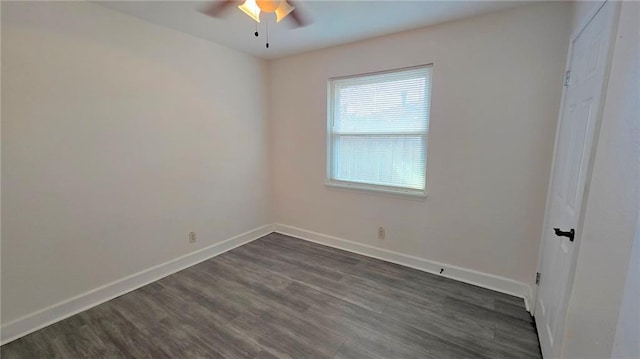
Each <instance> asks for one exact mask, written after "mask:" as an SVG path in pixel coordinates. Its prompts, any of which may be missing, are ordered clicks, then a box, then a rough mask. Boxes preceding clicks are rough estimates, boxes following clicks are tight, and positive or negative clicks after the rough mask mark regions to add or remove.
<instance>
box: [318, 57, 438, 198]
mask: <svg viewBox="0 0 640 359" xmlns="http://www.w3.org/2000/svg"><path fill="white" fill-rule="evenodd" d="M421 68H424V69H428V71H429V72H428V76H429V78H428V79H429V81H428V88H427V91H426V94H427V96H428V97H426V98H425V101H426V102H425V105H426V106H427V109H426V116H427V126H426V127H425V130H424V132H422V133H416V134H413V135H414V136H421V137H422V138H423V141H424V154H423V155H424V162H425V165H424V188H423V189H415V188H408V187H398V186H386V185H379V184H371V183H365V182H354V181H343V180H339V179H336V178H333V177H334V175H333V160H334V136H335V133H334V132H333V124H334V121H335V118H334V117H335V99H336V94H335V92H334V86H333V83H334V81H336V80H344V79H350V78H366V77H368V76H376V75H382V74H387V73H397V72H403V71H410V70H416V69H421ZM372 83H373V82H372ZM432 88H433V63H428V64H423V65H416V66H409V67H402V68H396V69H390V70H383V71H375V72H367V73H360V74H355V75H348V76H338V77H331V78H329V79H328V80H327V122H326V125H327V133H326V135H327V138H326V146H327V148H326V172H325V185H326V186H328V187H336V188H344V189H355V190H361V191H367V192H374V193H381V194H391V195H399V196H409V197H418V198H426V196H427V182H428V180H427V172H428V171H427V167H428V162H429V161H428V159H427V154H428V153H429V151H428V145H429V142H428V138H429V132H430V131H429V127H430V126H429V124H430V122H431V121H430V120H431V97H432V96H431V95H432ZM396 134H397V133H390V132H387V133H379V132H378V133H376V135H388V136H392V135H396ZM363 135H367V134H366V133H363Z"/></svg>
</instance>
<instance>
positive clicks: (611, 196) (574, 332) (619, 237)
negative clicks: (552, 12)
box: [562, 2, 640, 358]
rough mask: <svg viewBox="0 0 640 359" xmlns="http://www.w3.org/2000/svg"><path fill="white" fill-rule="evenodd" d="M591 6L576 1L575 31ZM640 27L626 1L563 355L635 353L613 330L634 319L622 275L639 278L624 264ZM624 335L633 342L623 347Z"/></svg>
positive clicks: (637, 138) (633, 195) (636, 135)
mask: <svg viewBox="0 0 640 359" xmlns="http://www.w3.org/2000/svg"><path fill="white" fill-rule="evenodd" d="M597 5H598V4H597V3H595V4H594V3H577V4H576V7H575V9H574V14H575V15H574V21H573V22H574V31H577V30H578V25H579V24H581V23H583V22H584V20H585V17H586V16H587V14H589V12H590V10H591V9H593V8H594V7H595V6H597ZM638 24H640V4H639V3H637V2H624V3H623V4H622V9H621V16H620V22H619V26H618V31H617V36H616V43H615V49H614V53H613V58H612V65H611V73H610V79H609V83H608V87H607V95H606V100H605V105H604V113H603V118H602V127H601V131H600V135H599V138H598V144H597V150H596V156H595V161H594V165H593V174H592V178H591V184H590V186H589V195H588V202H587V206H586V211H585V219H584V225H583V235H582V238H581V243H580V250H579V254H578V259H577V264H576V274H575V279H574V282H573V287H572V291H571V297H570V300H569V307H568V310H567V321H566V326H565V337H564V341H563V350H562V355H563V357H565V358H608V357H610V356H611V355H612V348H613V343H614V339H615V338H616V337H618V338H619V340H622V341H623V342H624V344H622V345H624V346H625V349H622V348H619V349H617V350H627V349H629V347H633V346H634V345H635V350H636V353H638V352H637V350H638V347H637V344H638V338H639V337H640V336H639V335H638V332H637V325H636V326H635V328H636V329H635V330H636V333H635V334H634V333H628V332H624V331H625V330H627V329H625V328H627V327H625V326H624V325H622V327H621V328H622V329H619V331H618V332H617V333H616V328H617V327H619V326H618V321H619V318H626V317H627V316H632V315H634V314H633V313H634V311H635V313H636V314H635V315H636V318H637V310H638V298H637V297H636V298H634V299H633V300H634V301H633V304H632V305H629V306H623V307H622V308H623V309H622V310H621V303H622V298H623V293H624V291H625V286H627V289H626V290H627V291H633V286H630V285H629V284H625V283H630V282H629V280H627V276H628V273H630V278H636V280H637V278H638V273H637V272H635V273H634V272H633V270H632V269H630V267H629V259H630V254H631V253H632V247H633V239H634V236H635V235H636V231H637V225H638V222H637V220H638V217H639V214H640V188H639V187H640V119H639V117H638V116H639V115H638V114H639V113H640V104H639V103H640V101H639V100H640V68H639V66H640V65H639V64H640V58H639V54H640V36H639V30H640V29H639V27H638ZM636 285H637V284H636ZM636 288H637V287H636ZM636 290H637V289H636ZM632 320H633V319H632ZM620 330H622V331H620ZM624 338H634V341H633V342H631V343H629V342H626V341H625V340H624ZM614 354H615V353H614ZM631 357H633V358H636V357H637V355H633V356H631Z"/></svg>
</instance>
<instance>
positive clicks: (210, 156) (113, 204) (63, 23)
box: [2, 2, 270, 324]
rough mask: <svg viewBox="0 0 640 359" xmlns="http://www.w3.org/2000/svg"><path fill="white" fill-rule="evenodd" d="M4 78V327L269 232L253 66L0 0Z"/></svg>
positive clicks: (155, 33) (100, 20)
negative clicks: (260, 230) (192, 237)
mask: <svg viewBox="0 0 640 359" xmlns="http://www.w3.org/2000/svg"><path fill="white" fill-rule="evenodd" d="M2 75H3V76H2V103H3V106H2V223H3V226H2V323H3V324H4V323H7V322H10V321H13V320H15V319H16V318H19V317H21V316H24V315H26V314H29V313H32V312H34V311H37V310H40V309H43V308H44V307H47V306H49V305H52V304H55V303H58V302H60V301H63V300H66V299H68V298H70V297H73V296H75V295H78V294H81V293H83V292H86V291H88V290H91V289H94V288H96V287H98V286H101V285H104V284H106V283H109V282H111V281H114V280H117V279H121V278H123V277H125V276H127V275H130V274H133V273H136V272H138V271H141V270H143V269H146V268H149V267H152V266H154V265H157V264H160V263H163V262H165V261H168V260H170V259H174V258H176V257H178V256H180V255H183V254H186V253H189V252H191V251H193V250H195V249H199V248H203V247H205V246H207V245H211V244H213V243H216V242H219V241H221V240H223V239H227V238H229V237H231V236H234V235H237V234H240V233H242V232H245V231H248V230H250V229H253V228H256V227H258V226H261V225H263V224H266V223H270V219H269V218H268V204H267V200H268V189H269V188H268V187H269V184H268V180H269V176H268V166H267V165H268V163H267V162H268V157H267V153H266V152H267V151H266V150H265V149H266V148H267V143H266V140H267V136H266V134H267V131H266V115H265V108H266V102H265V100H266V94H265V90H266V63H264V62H263V61H261V60H257V59H255V58H252V57H250V56H247V55H244V54H241V53H239V52H236V51H234V50H230V49H227V48H224V47H222V46H218V45H215V44H212V43H210V42H207V41H205V40H201V39H197V38H194V37H191V36H189V35H185V34H183V33H179V32H176V31H173V30H170V29H166V28H162V27H158V26H155V25H152V24H149V23H146V22H143V21H140V20H138V19H135V18H133V17H130V16H127V15H123V14H120V13H116V12H113V11H111V10H108V9H105V8H103V7H101V6H99V5H96V4H92V3H87V2H65V3H60V2H56V3H52V2H49V3H33V2H32V3H26V2H16V3H8V2H2ZM189 231H196V232H197V235H198V242H197V243H196V244H193V245H190V244H189V243H188V240H187V233H188V232H189Z"/></svg>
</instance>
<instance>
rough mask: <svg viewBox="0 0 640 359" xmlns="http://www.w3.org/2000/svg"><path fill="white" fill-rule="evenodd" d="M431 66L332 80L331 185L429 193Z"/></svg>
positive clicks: (328, 159) (328, 173)
mask: <svg viewBox="0 0 640 359" xmlns="http://www.w3.org/2000/svg"><path fill="white" fill-rule="evenodd" d="M430 98H431V66H430V65H428V66H418V67H412V68H406V69H400V70H394V71H385V72H379V73H373V74H366V75H357V76H349V77H341V78H332V79H330V80H329V98H328V101H329V106H328V111H327V113H328V116H327V117H328V126H327V127H328V139H327V142H328V144H327V152H328V153H327V184H328V185H333V186H343V187H344V186H346V187H355V188H362V189H371V190H378V191H385V192H395V193H407V194H414V195H425V182H426V166H427V134H428V132H429V103H430Z"/></svg>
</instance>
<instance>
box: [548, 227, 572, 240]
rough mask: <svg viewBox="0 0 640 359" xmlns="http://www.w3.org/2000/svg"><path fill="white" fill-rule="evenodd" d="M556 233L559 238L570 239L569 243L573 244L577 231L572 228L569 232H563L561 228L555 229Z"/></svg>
mask: <svg viewBox="0 0 640 359" xmlns="http://www.w3.org/2000/svg"><path fill="white" fill-rule="evenodd" d="M553 230H554V231H555V232H556V236H558V237H569V241H571V242H573V237H574V236H575V235H576V231H575V230H574V229H573V228H571V230H570V231H569V232H563V231H561V230H560V228H554V229H553Z"/></svg>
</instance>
